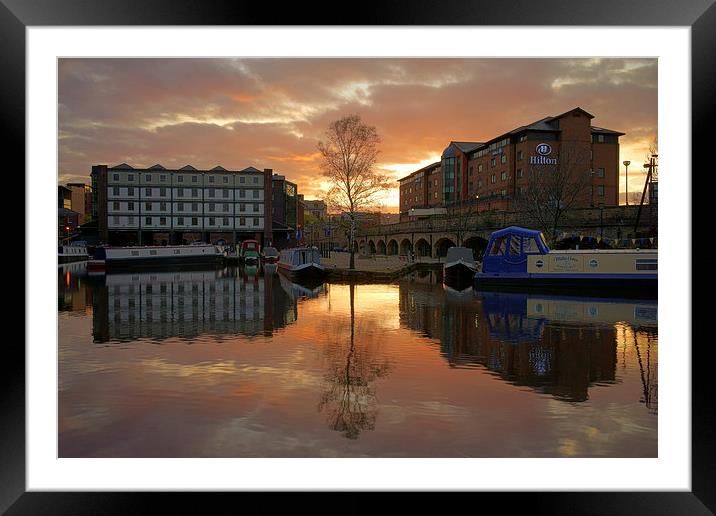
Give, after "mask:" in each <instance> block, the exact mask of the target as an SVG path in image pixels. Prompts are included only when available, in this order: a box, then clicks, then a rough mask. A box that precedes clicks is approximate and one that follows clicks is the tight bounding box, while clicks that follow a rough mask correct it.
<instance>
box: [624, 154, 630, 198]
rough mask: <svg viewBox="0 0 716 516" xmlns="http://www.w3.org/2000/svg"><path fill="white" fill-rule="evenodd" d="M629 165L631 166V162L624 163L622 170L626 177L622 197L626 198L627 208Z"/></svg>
mask: <svg viewBox="0 0 716 516" xmlns="http://www.w3.org/2000/svg"><path fill="white" fill-rule="evenodd" d="M629 165H631V161H624V170H625V172H626V175H625V177H624V191H625V192H626V194H625V195H624V197H625V198H626V205H627V206H629Z"/></svg>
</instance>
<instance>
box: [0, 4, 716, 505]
mask: <svg viewBox="0 0 716 516" xmlns="http://www.w3.org/2000/svg"><path fill="white" fill-rule="evenodd" d="M713 3H714V0H681V1H669V0H628V1H625V0H604V1H601V2H595V1H575V0H542V1H539V2H537V1H529V0H512V1H509V0H505V1H504V2H495V1H493V2H487V1H479V2H476V1H472V2H470V1H467V0H448V1H441V2H428V1H425V0H416V1H410V0H402V1H391V2H386V3H385V4H384V5H370V4H369V3H366V2H362V3H361V8H360V9H356V10H355V12H354V13H353V16H352V17H351V19H350V20H349V21H350V24H351V25H373V24H379V25H502V26H507V25H518V26H519V25H523V26H524V25H536V26H539V25H551V26H565V25H574V26H586V25H602V26H689V27H691V43H692V55H691V58H692V62H691V70H692V99H691V100H692V135H695V136H698V137H699V138H701V137H703V138H704V145H701V146H697V145H693V149H692V169H693V170H707V169H711V168H713V165H712V164H710V163H709V162H707V160H706V159H707V158H706V156H707V149H708V144H706V141H705V139H706V138H708V136H710V135H713V133H714V131H713V125H714V124H713V122H712V121H713V120H714V117H713V115H714V93H713V92H714V91H716V72H715V71H714V70H715V69H716V66H715V63H716V7H715V6H714V5H713ZM329 6H332V7H329V8H325V9H324V8H322V7H323V6H321V5H320V3H318V4H316V3H312V4H311V8H310V9H309V8H308V6H307V4H303V3H301V4H293V5H291V4H288V5H285V6H284V5H282V6H281V7H280V8H276V9H267V8H266V7H265V6H264V5H263V4H259V3H254V4H244V3H239V2H238V1H220V0H217V1H214V2H208V1H207V2H205V3H200V2H196V1H194V0H154V1H151V2H149V1H148V0H96V1H91V0H62V1H59V0H0V54H2V64H3V67H2V69H3V73H0V92H1V94H0V95H1V96H0V102H1V103H2V120H3V125H4V127H5V130H6V131H5V132H6V136H5V144H6V145H5V146H4V147H5V164H6V165H8V164H9V163H12V164H13V165H12V166H14V167H15V170H25V77H26V75H25V70H26V63H25V58H26V54H25V50H26V48H25V47H26V39H25V28H26V27H28V26H41V25H44V26H86V25H97V26H112V25H158V26H160V25H193V26H196V25H296V24H298V23H303V24H306V25H323V24H325V25H334V24H335V21H336V20H337V19H338V17H337V16H336V14H337V13H338V12H339V11H338V10H337V7H336V4H335V3H332V4H329ZM318 13H322V14H318ZM329 16H333V17H334V18H331V19H327V18H328V17H329ZM340 19H341V21H346V20H347V19H348V18H347V16H342V17H341V18H340ZM8 158H9V159H8ZM679 172H680V173H683V174H687V173H688V169H684V170H683V171H679ZM30 194H31V192H25V195H26V196H27V195H30ZM694 204H695V203H694ZM712 204H713V203H712ZM709 210H710V211H709V213H710V212H712V211H713V208H709ZM692 219H693V220H694V221H696V219H695V218H694V217H692ZM23 224H24V223H23ZM23 228H24V225H23ZM26 238H27V237H26ZM692 263H693V265H696V263H695V262H692ZM15 267H16V266H15ZM14 270H16V269H14ZM23 270H24V273H25V274H28V273H29V272H30V271H28V270H26V269H23ZM693 299H696V298H695V297H694V298H693ZM667 316H668V314H667ZM684 323H685V324H686V321H684ZM685 335H686V338H685V340H684V342H682V343H679V344H681V345H683V346H684V347H685V348H688V346H689V345H691V342H689V338H691V341H692V342H695V343H697V344H701V345H700V346H699V345H693V346H691V353H692V364H693V367H692V400H691V401H692V462H691V464H692V491H690V492H654V491H649V492H613V493H605V492H588V493H573V492H570V493H544V492H533V493H520V494H517V493H501V494H500V493H484V494H483V493H481V494H480V496H481V497H482V498H481V499H480V501H481V502H483V503H484V500H485V499H492V498H495V501H496V502H497V503H502V505H503V507H504V506H507V505H509V506H510V507H511V508H513V507H514V505H513V504H514V503H515V502H517V503H518V504H520V505H523V506H524V507H526V508H528V510H529V511H530V512H531V513H538V514H543V513H544V514H547V513H549V514H563V513H568V514H627V513H628V514H712V513H713V511H716V489H713V486H714V485H716V439H714V434H715V433H716V432H714V430H713V428H714V426H713V425H714V420H715V418H714V404H713V403H712V402H711V396H712V394H711V393H712V387H711V383H710V381H709V380H710V374H709V373H710V371H708V369H709V368H710V364H712V363H714V358H715V357H714V355H715V353H714V351H713V349H714V347H713V344H712V343H711V342H709V341H708V340H706V341H703V340H702V341H698V340H697V338H696V337H697V336H696V334H695V333H694V335H693V337H692V336H691V334H690V328H688V327H686V328H685ZM3 358H4V359H3V360H1V361H0V363H1V364H2V365H1V366H0V367H2V372H3V374H2V375H0V378H1V380H0V381H1V382H2V384H1V385H2V391H1V393H2V394H1V395H0V399H1V400H2V402H1V403H0V408H1V409H2V410H1V412H0V418H1V420H2V425H1V426H0V428H2V430H0V434H1V435H0V510H1V511H7V514H86V513H92V514H120V513H121V514H129V513H134V512H142V509H143V508H144V507H146V506H145V505H144V504H145V501H141V502H140V501H139V499H138V495H137V494H133V493H121V492H112V493H97V492H94V493H77V492H73V493H63V492H26V488H25V478H26V465H25V460H26V455H25V454H26V449H25V352H24V349H23V348H22V347H20V346H19V344H18V342H17V340H16V339H11V340H7V341H6V342H5V346H4V354H3ZM231 496H234V495H232V494H225V495H223V496H219V497H216V496H212V497H211V500H209V496H207V495H198V497H197V496H196V495H192V496H189V494H188V493H178V494H176V493H175V494H166V493H155V494H149V495H145V497H149V498H151V499H152V501H153V502H158V503H161V504H162V505H164V504H165V503H171V504H179V506H180V507H181V508H182V512H194V511H196V512H204V513H207V512H210V511H211V505H212V504H214V503H216V502H217V501H218V503H225V502H226V501H227V497H231ZM241 496H242V500H241V507H240V509H241V510H249V511H251V512H252V513H253V512H257V509H261V512H268V511H272V509H273V508H275V507H276V504H277V503H281V497H275V496H268V497H267V496H262V497H260V498H259V497H256V496H254V495H245V494H244V495H241ZM351 496H352V497H354V498H355V499H356V501H355V503H351V504H346V505H345V508H346V510H350V511H351V512H356V511H360V512H365V511H368V510H370V508H371V507H373V504H372V502H370V501H366V500H365V498H370V497H371V496H373V495H372V494H365V495H359V494H353V495H351ZM363 497H365V498H363ZM505 497H507V498H508V499H509V500H510V502H509V504H505V503H504V502H505V500H504V498H505ZM217 498H218V499H219V500H217ZM267 498H268V499H269V500H271V501H270V502H269V501H267ZM326 501H327V502H328V503H327V504H326V505H330V504H331V502H330V501H329V500H326ZM324 503H325V502H324ZM410 503H417V504H420V506H422V507H424V508H425V507H426V506H425V501H424V498H423V497H422V496H421V495H417V496H413V497H411V501H410ZM473 503H474V502H473ZM165 508H166V506H165ZM234 509H239V507H235V508H234ZM234 509H232V512H234ZM442 509H443V510H444V507H442Z"/></svg>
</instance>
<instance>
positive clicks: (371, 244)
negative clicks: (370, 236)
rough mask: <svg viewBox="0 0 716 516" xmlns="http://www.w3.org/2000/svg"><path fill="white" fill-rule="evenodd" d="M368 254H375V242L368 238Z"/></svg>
mask: <svg viewBox="0 0 716 516" xmlns="http://www.w3.org/2000/svg"><path fill="white" fill-rule="evenodd" d="M368 254H375V242H373V241H372V240H368Z"/></svg>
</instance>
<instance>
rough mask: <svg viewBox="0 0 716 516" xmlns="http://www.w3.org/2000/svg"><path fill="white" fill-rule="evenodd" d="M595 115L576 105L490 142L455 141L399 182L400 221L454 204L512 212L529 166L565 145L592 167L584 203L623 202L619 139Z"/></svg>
mask: <svg viewBox="0 0 716 516" xmlns="http://www.w3.org/2000/svg"><path fill="white" fill-rule="evenodd" d="M593 118H594V116H593V115H591V114H590V113H587V112H586V111H584V110H583V109H581V108H579V107H577V108H574V109H571V110H570V111H567V112H565V113H562V114H561V115H558V116H548V117H546V118H542V119H540V120H537V121H536V122H532V123H531V124H527V125H524V126H520V127H517V128H515V129H513V130H511V131H508V132H507V133H504V134H501V135H498V136H496V137H495V138H492V139H490V140H488V141H486V142H456V141H453V142H450V145H448V147H447V148H446V149H445V150H444V151H443V153H442V156H441V160H440V162H436V163H434V164H433V165H430V166H429V167H426V168H423V169H421V170H418V171H416V172H413V173H412V174H410V175H409V176H406V177H404V178H402V179H401V180H400V215H401V217H400V218H401V220H411V219H415V218H416V217H419V216H421V215H431V214H437V213H439V212H443V213H444V212H445V209H444V208H445V207H446V206H450V205H451V204H454V203H470V204H473V205H475V206H476V207H477V209H478V210H479V211H482V210H510V209H512V208H513V207H514V206H513V200H514V199H515V198H516V197H517V196H519V195H520V194H521V193H523V192H524V191H525V189H526V188H528V173H527V172H528V170H529V169H530V168H533V169H534V168H539V167H540V166H545V165H556V164H557V163H558V162H559V155H560V150H561V149H562V147H563V146H565V147H566V146H567V145H569V146H570V147H571V148H574V149H578V150H579V164H578V165H579V166H583V167H584V169H585V171H590V172H591V173H590V181H591V185H590V188H589V191H588V192H586V195H585V198H584V200H583V201H582V203H581V204H582V206H583V207H590V206H616V205H617V204H618V203H619V201H618V199H619V137H620V136H623V135H624V133H621V132H618V131H613V130H611V129H604V128H602V127H596V126H593V125H592V123H591V121H592V119H593Z"/></svg>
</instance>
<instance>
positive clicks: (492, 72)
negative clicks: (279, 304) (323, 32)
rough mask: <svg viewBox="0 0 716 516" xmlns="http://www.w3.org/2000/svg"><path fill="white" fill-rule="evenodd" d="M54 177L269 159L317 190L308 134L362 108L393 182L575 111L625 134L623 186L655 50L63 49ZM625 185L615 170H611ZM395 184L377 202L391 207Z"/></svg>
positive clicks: (632, 177)
mask: <svg viewBox="0 0 716 516" xmlns="http://www.w3.org/2000/svg"><path fill="white" fill-rule="evenodd" d="M58 69H59V78H58V83H59V98H58V100H59V177H58V180H59V182H60V183H63V184H64V183H66V182H87V183H89V173H90V169H91V166H92V165H93V164H108V165H110V166H112V165H116V164H119V163H122V162H126V163H128V164H130V165H132V166H134V167H139V168H141V167H149V166H152V165H154V164H155V163H160V164H162V165H163V166H164V167H166V168H180V167H182V166H184V165H186V164H191V165H193V166H194V167H196V168H198V169H208V168H212V167H214V166H216V165H221V166H223V167H224V168H227V169H230V170H239V169H243V168H246V167H249V166H253V167H256V168H258V169H264V168H272V169H273V170H274V172H275V173H280V174H284V175H285V176H286V177H287V178H288V179H289V180H291V181H294V182H296V183H297V184H298V187H299V193H303V194H304V195H305V196H306V198H307V199H315V198H321V197H322V191H323V190H325V189H326V187H327V184H326V183H325V181H324V179H323V177H322V176H321V172H320V170H319V163H318V158H319V155H318V152H317V149H316V144H317V142H318V140H319V139H320V138H321V137H322V134H323V133H324V131H325V130H326V128H327V127H328V124H329V123H330V122H331V121H333V120H335V119H337V118H340V117H343V116H345V115H349V114H354V113H357V114H359V115H360V116H361V117H362V118H363V120H364V121H365V122H366V123H368V124H370V125H374V126H376V128H377V130H378V132H379V134H380V135H381V137H382V143H381V146H380V150H381V153H380V155H379V168H380V169H381V170H383V171H385V173H386V174H388V175H390V177H393V178H395V179H396V180H397V179H399V178H401V177H403V176H405V175H407V174H409V173H410V172H413V171H415V170H417V169H419V168H421V167H423V166H425V165H428V164H430V163H432V162H434V161H438V160H439V159H440V154H441V153H442V151H443V149H444V148H445V147H446V146H447V145H448V144H449V142H450V141H451V140H456V141H486V140H489V139H491V138H494V137H496V136H499V135H500V134H502V133H503V132H506V131H509V130H511V129H514V128H516V127H518V126H521V125H525V124H528V123H531V122H534V121H536V120H538V119H540V118H544V117H546V116H550V115H558V114H561V113H563V112H565V111H567V110H569V109H571V108H573V107H577V106H579V107H581V108H582V109H584V110H586V111H588V112H590V113H591V114H593V115H594V117H595V118H594V119H593V120H592V124H593V125H596V126H598V127H605V128H608V129H613V130H616V131H621V132H624V133H626V135H625V136H623V137H621V138H620V143H621V146H620V152H621V156H620V162H621V161H624V160H631V162H632V165H631V166H630V167H629V189H630V191H641V189H642V188H643V181H644V175H643V174H642V173H641V170H642V166H641V164H642V163H643V162H644V159H645V156H646V153H647V148H648V145H649V144H650V143H651V142H652V141H653V140H654V139H655V138H656V134H657V60H656V59H611V58H610V59H484V58H481V59H377V58H376V59H297V58H292V59H60V60H59V65H58ZM620 170H621V174H622V186H621V187H620V191H623V189H624V167H623V166H620ZM397 206H398V189H397V183H396V185H395V188H394V189H393V190H392V191H390V192H389V193H387V194H386V196H385V200H384V209H385V211H397Z"/></svg>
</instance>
